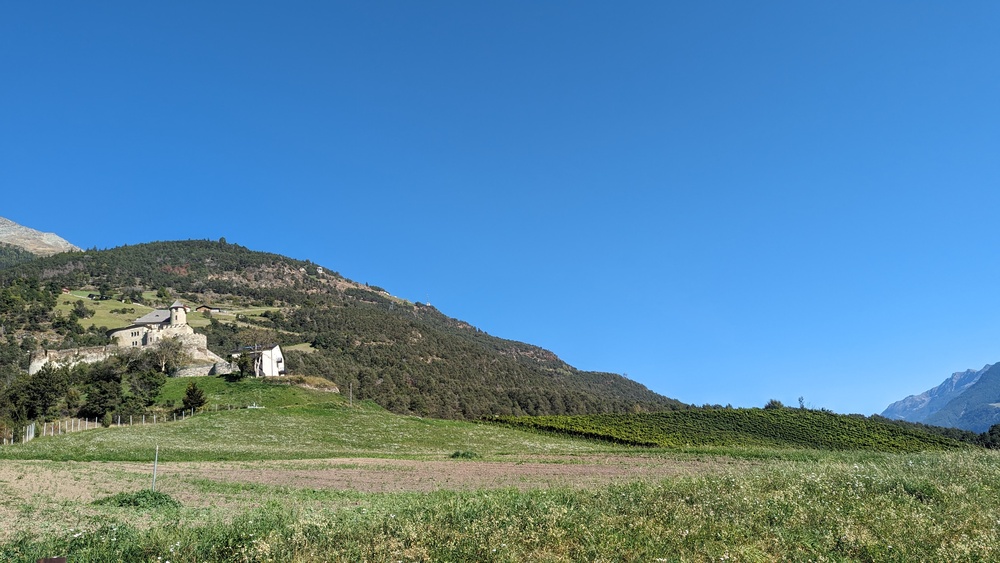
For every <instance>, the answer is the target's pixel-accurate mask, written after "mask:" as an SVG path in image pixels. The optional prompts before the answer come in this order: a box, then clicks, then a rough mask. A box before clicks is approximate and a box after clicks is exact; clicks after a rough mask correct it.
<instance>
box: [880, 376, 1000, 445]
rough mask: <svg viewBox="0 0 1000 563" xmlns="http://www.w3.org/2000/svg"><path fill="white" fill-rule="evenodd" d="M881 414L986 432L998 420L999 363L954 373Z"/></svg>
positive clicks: (923, 422) (999, 402) (898, 402)
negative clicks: (976, 369) (975, 369)
mask: <svg viewBox="0 0 1000 563" xmlns="http://www.w3.org/2000/svg"><path fill="white" fill-rule="evenodd" d="M882 416H885V417H887V418H894V419H899V420H906V421H909V422H919V423H922V424H929V425H933V426H945V427H952V428H961V429H963V430H968V431H971V432H986V431H987V430H989V429H990V427H992V426H993V425H994V424H998V423H1000V363H996V364H992V365H990V364H987V365H986V366H985V367H983V369H981V370H978V371H974V370H966V371H964V372H956V373H954V374H952V376H951V377H949V378H948V379H946V380H945V381H944V382H942V383H941V385H938V386H937V387H935V388H933V389H930V390H928V391H925V392H923V393H921V394H919V395H910V396H909V397H907V398H905V399H903V400H901V401H897V402H895V403H893V404H891V405H889V407H888V408H887V409H886V410H885V411H883V413H882Z"/></svg>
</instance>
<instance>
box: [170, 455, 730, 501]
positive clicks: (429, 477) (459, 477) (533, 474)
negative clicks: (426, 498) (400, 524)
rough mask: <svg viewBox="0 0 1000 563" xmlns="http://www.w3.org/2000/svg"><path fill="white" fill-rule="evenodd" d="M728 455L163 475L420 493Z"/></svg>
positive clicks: (618, 472) (215, 466) (324, 463)
mask: <svg viewBox="0 0 1000 563" xmlns="http://www.w3.org/2000/svg"><path fill="white" fill-rule="evenodd" d="M736 463H745V462H736V461H731V460H720V459H712V460H709V461H701V460H693V459H669V458H663V457H639V456H546V457H536V458H522V459H519V460H517V461H511V462H508V461H475V460H457V459H456V460H452V459H449V460H434V461H426V460H399V459H372V458H346V459H330V460H303V461H264V462H255V463H175V464H169V465H163V466H161V469H160V472H161V475H164V476H177V477H182V476H183V477H185V478H202V479H210V480H213V481H219V482H228V483H256V484H261V485H270V486H288V487H292V488H309V489H337V490H352V491H361V492H372V493H384V492H401V491H404V492H428V491H437V490H474V489H496V488H507V487H515V488H518V489H537V488H548V487H583V488H586V487H594V486H601V485H608V484H612V483H619V482H626V481H636V480H642V481H656V480H661V479H667V478H673V477H678V476H688V475H699V474H705V473H709V472H717V471H720V470H723V469H725V468H728V467H731V466H732V465H733V464H736Z"/></svg>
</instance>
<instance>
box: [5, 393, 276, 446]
mask: <svg viewBox="0 0 1000 563" xmlns="http://www.w3.org/2000/svg"><path fill="white" fill-rule="evenodd" d="M259 408H263V407H259V406H257V403H254V404H252V405H219V404H215V405H212V406H211V407H209V408H207V409H205V410H202V411H198V410H195V409H183V410H180V411H174V412H169V413H150V414H141V415H112V416H111V418H110V420H108V421H107V422H108V425H107V427H121V426H146V425H149V424H161V423H164V422H177V421H179V420H184V419H187V418H191V417H192V416H194V415H196V414H198V413H200V412H209V411H221V410H238V409H259ZM97 428H105V425H104V422H102V421H101V419H100V418H98V417H94V418H76V417H67V418H61V419H58V420H54V421H33V422H28V423H25V424H13V425H12V424H4V423H0V445H4V446H6V445H10V444H16V443H22V444H26V443H28V442H30V441H32V440H34V439H35V438H38V437H42V436H61V435H63V434H71V433H73V432H83V431H85V430H94V429H97Z"/></svg>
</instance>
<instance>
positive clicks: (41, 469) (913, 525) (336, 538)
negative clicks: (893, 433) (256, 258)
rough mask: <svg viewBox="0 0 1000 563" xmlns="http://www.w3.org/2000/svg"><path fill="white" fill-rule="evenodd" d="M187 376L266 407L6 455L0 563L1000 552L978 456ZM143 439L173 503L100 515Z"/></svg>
mask: <svg viewBox="0 0 1000 563" xmlns="http://www.w3.org/2000/svg"><path fill="white" fill-rule="evenodd" d="M186 383H187V380H171V381H170V382H169V384H168V386H167V387H165V388H164V390H163V393H162V395H161V400H162V401H165V402H169V401H171V400H174V398H176V397H178V396H179V393H180V392H181V391H180V389H181V388H182V387H183V385H185V384H186ZM199 384H200V385H202V386H203V387H204V388H205V389H206V392H207V393H208V395H209V397H210V398H211V400H213V401H216V402H219V403H222V404H225V403H226V402H228V403H239V402H242V401H246V400H248V399H249V400H251V401H257V402H258V404H260V405H263V406H264V407H265V408H263V409H249V410H247V409H241V410H233V411H228V410H227V411H219V412H208V413H204V414H199V415H197V416H195V417H193V418H189V419H187V420H184V421H183V422H170V423H166V424H159V425H156V426H146V427H140V428H135V427H133V428H110V429H100V430H91V431H86V432H79V433H76V434H70V435H65V436H57V437H46V438H38V439H36V440H34V441H33V442H31V443H29V444H24V445H15V446H10V447H5V448H2V449H0V490H2V491H4V494H3V495H2V496H0V522H3V523H4V526H3V527H0V561H35V560H36V559H37V558H40V557H51V556H69V561H109V560H115V561H161V562H162V561H167V560H169V561H171V562H178V561H185V562H186V561H365V560H367V561H775V560H789V561H806V560H814V561H945V560H947V561H991V560H998V559H1000V503H998V502H997V499H998V498H1000V456H998V455H997V454H996V453H994V452H991V451H985V450H975V449H966V450H957V451H928V452H911V453H881V452H873V451H868V452H855V451H839V452H829V451H823V450H816V449H788V448H785V449H774V448H764V447H745V446H741V445H740V444H723V445H715V446H711V447H702V448H700V449H697V450H694V449H650V448H641V447H635V446H625V445H614V444H609V443H605V442H591V441H587V440H583V439H578V438H570V437H559V436H552V435H545V434H539V433H537V432H526V431H522V430H516V429H511V428H505V427H500V426H493V425H483V424H473V423H464V422H455V421H439V420H427V419H420V418H416V417H404V416H397V415H393V414H390V413H387V412H386V411H384V410H382V409H380V408H378V407H377V406H374V405H371V404H368V403H361V404H355V405H354V406H350V405H348V404H346V402H345V400H344V399H343V397H340V396H339V395H338V394H336V393H328V392H320V391H315V390H310V389H301V388H292V387H288V386H269V385H268V384H266V383H263V382H260V381H248V382H241V383H238V384H230V383H226V382H224V381H223V380H219V379H208V378H205V379H201V380H199ZM157 445H159V447H160V456H161V457H160V464H159V478H158V485H157V489H158V490H160V491H163V492H165V493H167V494H169V495H170V496H171V497H172V498H174V499H176V500H178V501H179V502H180V503H181V507H180V508H170V507H164V508H156V507H146V508H134V507H119V506H114V505H95V504H93V502H94V501H95V500H99V499H101V498H105V497H109V496H111V495H114V494H117V493H121V492H129V491H138V490H141V489H145V488H148V487H149V485H150V481H151V473H152V464H151V457H152V452H153V451H154V449H155V447H156V446H157ZM458 452H473V453H472V454H470V455H468V456H464V455H463V456H457V458H453V457H452V456H453V455H455V454H457V453H458Z"/></svg>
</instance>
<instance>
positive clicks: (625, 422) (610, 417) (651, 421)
mask: <svg viewBox="0 0 1000 563" xmlns="http://www.w3.org/2000/svg"><path fill="white" fill-rule="evenodd" d="M491 420H492V421H494V422H497V423H500V424H505V425H510V426H513V427H516V428H523V429H532V430H539V431H545V432H554V433H558V434H565V435H570V436H578V437H584V438H592V439H599V440H607V441H612V442H618V443H623V444H631V445H636V446H650V447H662V448H678V447H684V446H740V447H766V448H810V449H822V450H867V451H881V452H915V451H924V450H943V449H960V448H967V447H969V445H968V444H965V443H962V442H960V441H958V440H956V439H953V438H950V437H947V436H942V435H940V434H937V433H934V432H933V431H932V430H931V429H928V428H921V427H918V426H915V425H901V424H896V423H893V422H891V421H888V420H886V419H881V418H866V417H863V416H859V415H838V414H834V413H830V412H825V411H815V410H806V409H789V408H780V409H699V410H686V411H670V412H659V413H636V414H599V415H587V416H533V417H532V416H521V417H514V416H503V417H495V418H492V419H491Z"/></svg>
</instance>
